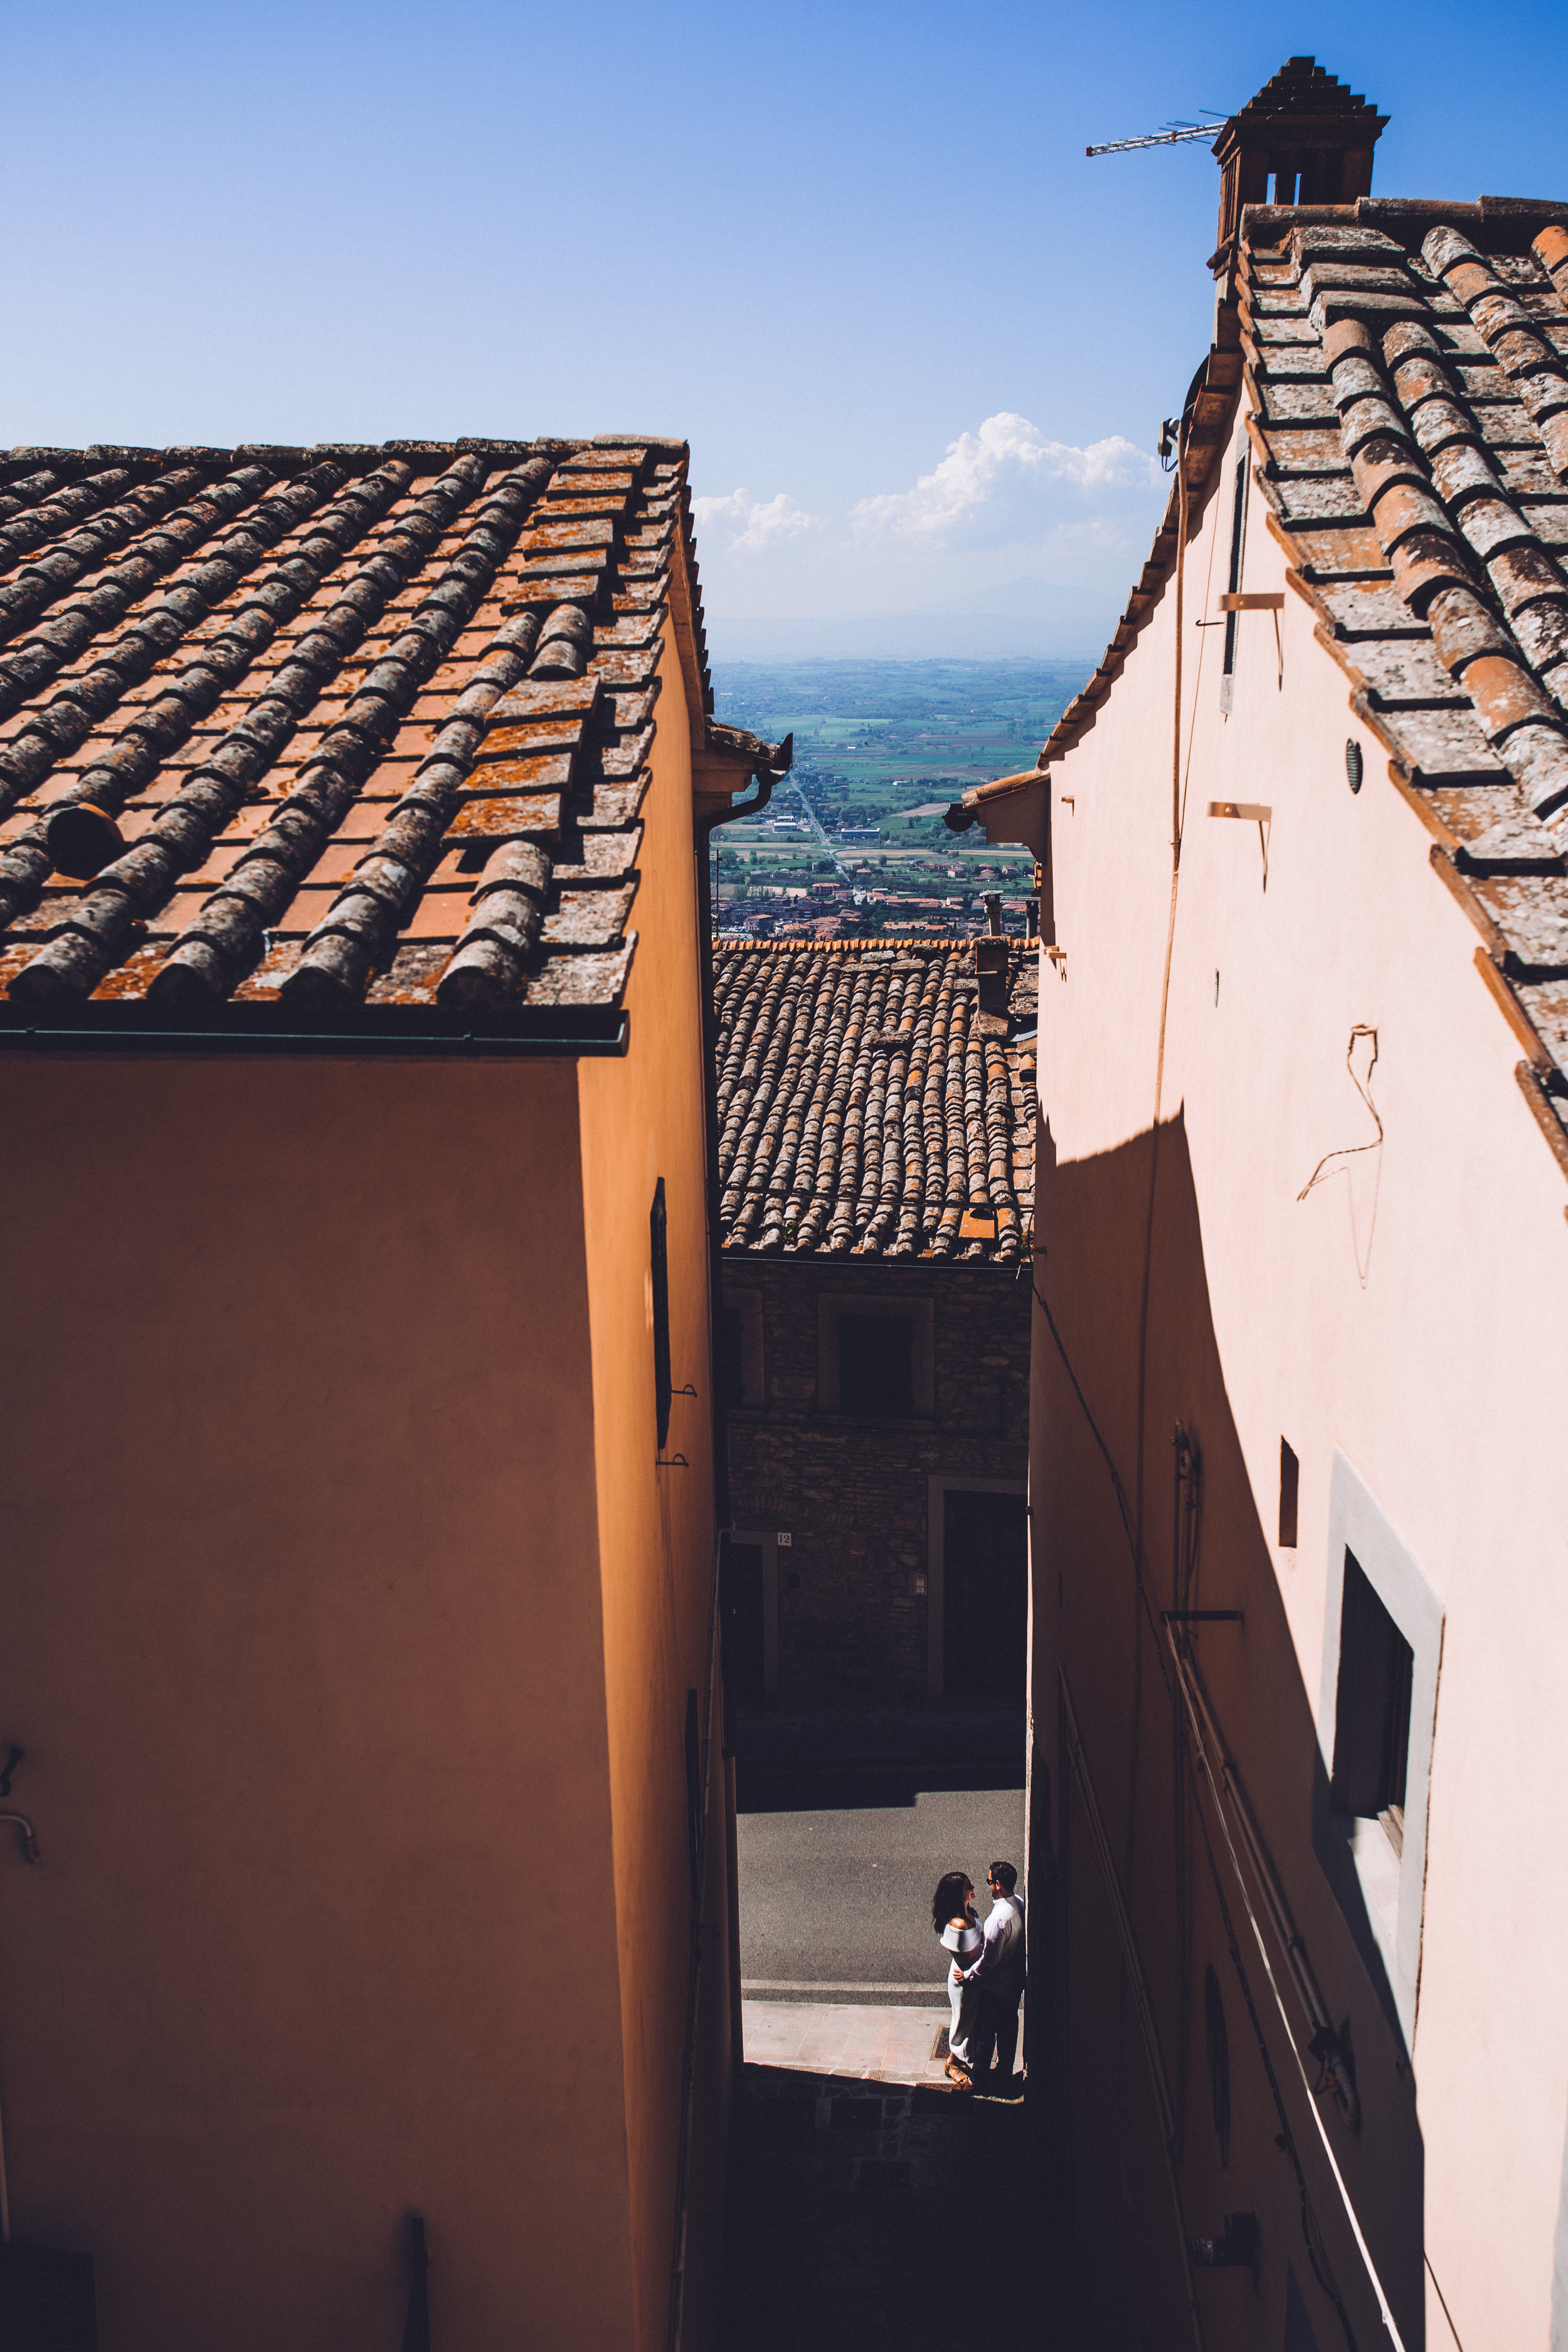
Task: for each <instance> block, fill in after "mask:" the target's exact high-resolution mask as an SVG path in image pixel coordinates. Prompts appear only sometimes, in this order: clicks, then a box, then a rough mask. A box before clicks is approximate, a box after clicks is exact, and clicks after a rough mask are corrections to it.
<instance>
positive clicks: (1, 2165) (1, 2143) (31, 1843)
mask: <svg viewBox="0 0 1568 2352" xmlns="http://www.w3.org/2000/svg"><path fill="white" fill-rule="evenodd" d="M9 1778H10V1775H9V1773H7V1775H6V1779H7V1780H9ZM0 1822H14V1823H15V1824H16V1828H17V1829H19V1830H20V1831H21V1832H22V1853H23V1857H24V1859H25V1860H26V1861H28V1862H37V1859H38V1838H37V1831H36V1830H35V1829H34V1827H33V1824H32V1822H30V1821H29V1820H28V1819H27V1816H26V1813H11V1812H0ZM10 2242H11V2192H10V2189H9V2186H8V2184H7V2181H6V2178H5V2119H4V2117H0V2246H8V2245H9V2244H10Z"/></svg>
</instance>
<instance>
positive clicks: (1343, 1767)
mask: <svg viewBox="0 0 1568 2352" xmlns="http://www.w3.org/2000/svg"><path fill="white" fill-rule="evenodd" d="M1414 1671H1415V1652H1414V1650H1412V1648H1411V1646H1410V1644H1409V1643H1408V1642H1407V1641H1406V1640H1405V1636H1404V1634H1403V1633H1401V1632H1400V1630H1399V1628H1398V1626H1397V1625H1396V1624H1395V1623H1394V1620H1393V1618H1392V1617H1391V1616H1390V1615H1389V1613H1388V1612H1387V1610H1386V1609H1385V1608H1384V1605H1383V1602H1382V1601H1381V1600H1380V1599H1379V1598H1378V1596H1377V1593H1376V1592H1375V1591H1373V1586H1372V1584H1371V1581H1370V1580H1369V1579H1368V1578H1367V1577H1366V1575H1365V1574H1364V1573H1363V1570H1362V1567H1361V1564H1360V1562H1359V1561H1358V1560H1357V1559H1356V1558H1355V1555H1354V1553H1353V1552H1349V1551H1347V1552H1346V1554H1345V1587H1344V1600H1343V1603H1342V1613H1341V1618H1340V1674H1339V1695H1338V1701H1337V1704H1336V1706H1335V1709H1334V1770H1333V1780H1332V1784H1331V1790H1330V1802H1331V1805H1332V1806H1333V1809H1334V1811H1336V1812H1339V1813H1352V1814H1354V1815H1356V1816H1357V1817H1358V1818H1359V1819H1361V1820H1364V1821H1381V1822H1383V1824H1384V1828H1385V1829H1386V1830H1387V1832H1388V1833H1389V1836H1390V1838H1391V1840H1392V1841H1393V1843H1394V1845H1395V1847H1401V1846H1402V1845H1403V1843H1404V1829H1405V1779H1406V1775H1407V1772H1408V1769H1409V1759H1410V1693H1411V1683H1412V1679H1413V1675H1414Z"/></svg>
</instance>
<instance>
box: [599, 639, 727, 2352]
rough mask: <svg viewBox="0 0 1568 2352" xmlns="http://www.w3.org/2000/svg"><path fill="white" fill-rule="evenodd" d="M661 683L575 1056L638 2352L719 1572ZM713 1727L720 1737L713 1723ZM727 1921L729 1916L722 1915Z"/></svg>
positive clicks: (686, 809)
mask: <svg viewBox="0 0 1568 2352" xmlns="http://www.w3.org/2000/svg"><path fill="white" fill-rule="evenodd" d="M659 675H660V677H661V680H662V687H661V692H660V697H659V701H658V735H657V738H656V740H655V746H654V755H653V780H652V782H651V785H650V787H649V790H648V794H647V800H646V802H645V803H644V810H643V814H644V821H645V824H646V826H647V831H646V834H645V837H644V842H643V847H642V850H641V853H640V855H639V858H638V865H639V868H640V872H641V877H642V879H641V884H640V887H639V889H638V894H637V901H636V904H635V906H634V908H633V916H632V919H633V921H634V923H635V924H636V925H637V930H638V935H639V936H638V945H637V956H636V960H635V961H634V963H633V967H632V977H631V983H630V987H629V990H628V994H627V1011H628V1013H629V1016H630V1024H631V1045H630V1051H629V1053H628V1055H627V1056H626V1059H625V1060H624V1061H602V1062H584V1063H583V1064H581V1065H580V1066H579V1072H578V1098H579V1103H580V1107H581V1120H582V1139H583V1188H584V1214H585V1219H586V1226H587V1233H588V1236H589V1247H588V1255H587V1276H588V1303H589V1319H590V1327H591V1330H592V1335H593V1356H594V1413H595V1459H596V1464H597V1474H598V1475H597V1490H596V1500H597V1510H598V1528H599V1553H600V1561H601V1574H602V1580H603V1615H604V1640H605V1691H606V1694H607V1703H608V1723H609V1769H610V1788H611V1799H612V1806H613V1811H614V1819H615V1895H616V1932H617V1937H618V1949H619V1958H620V1973H621V1987H622V1994H621V2017H620V2027H621V2034H622V2044H623V2058H624V2065H625V2072H626V2142H627V2161H628V2165H629V2170H630V2180H631V2195H632V2234H633V2250H634V2252H633V2259H634V2268H635V2276H636V2281H637V2343H638V2345H639V2346H640V2347H646V2352H653V2347H656V2346H662V2344H663V2342H664V2340H665V2329H666V2326H667V2325H668V2305H669V2278H670V2261H671V2246H672V2242H673V2230H674V2221H675V2200H676V2189H677V2168H678V2153H679V2128H680V2106H681V2084H682V2070H683V2063H684V2057H685V2048H686V2020H687V1996H688V1966H689V1948H690V1944H689V1906H690V1880H689V1863H688V1847H687V1813H686V1763H685V1747H684V1739H685V1720H686V1695H687V1692H688V1690H692V1689H694V1690H696V1691H697V1692H698V1694H699V1700H700V1717H701V1720H702V1721H703V1723H704V1725H706V1723H707V1719H708V1709H707V1705H706V1693H707V1664H708V1642H709V1610H710V1600H711V1595H712V1586H713V1570H714V1538H713V1468H712V1447H711V1426H712V1424H711V1410H712V1407H711V1391H710V1375H709V1303H708V1287H709V1264H708V1234H707V1213H706V1179H705V1169H704V1153H703V1124H702V1122H703V1090H704V1077H703V1067H702V1040H701V1030H700V1004H701V995H700V970H699V962H698V937H697V900H696V874H695V867H694V865H693V842H692V811H691V769H690V755H689V725H688V718H687V705H686V698H685V695H684V691H683V688H682V684H681V676H680V668H679V660H678V658H677V655H676V649H675V646H674V643H673V640H672V638H671V637H670V636H669V635H668V633H667V637H666V645H665V653H664V658H663V661H662V664H661V667H660V673H659ZM661 1176H662V1177H663V1179H664V1185H665V1200H666V1213H667V1219H668V1266H669V1310H670V1359H671V1372H672V1378H673V1381H674V1385H675V1387H676V1388H677V1389H682V1388H685V1387H688V1386H689V1387H690V1388H692V1389H694V1390H695V1391H696V1393H695V1395H694V1396H689V1397H687V1396H679V1395H678V1396H677V1397H676V1398H675V1399H674V1400H673V1402H672V1404H671V1408H670V1421H669V1436H668V1444H667V1446H666V1449H665V1451H666V1454H667V1455H668V1457H671V1459H673V1457H674V1456H676V1455H678V1454H679V1455H682V1456H684V1459H685V1465H686V1466H684V1467H679V1468H677V1467H669V1468H663V1469H661V1468H659V1467H658V1463H657V1459H656V1456H657V1453H658V1445H657V1438H658V1429H657V1423H656V1418H655V1394H654V1360H653V1294H652V1286H651V1279H650V1273H649V1226H648V1218H649V1212H650V1210H651V1208H652V1205H653V1197H654V1188H655V1185H656V1183H657V1182H658V1179H659V1178H660V1177H661ZM713 1727H714V1731H715V1734H717V1730H718V1724H717V1717H715V1718H714V1726H713ZM715 1744H717V1743H715ZM724 1845H725V1841H724V1837H723V1825H722V1803H721V1801H720V1802H719V1804H718V1806H717V1808H716V1810H715V1811H714V1815H713V1834H712V1836H711V1837H710V1843H709V1864H710V1877H711V1876H712V1874H714V1873H715V1872H716V1873H717V1874H718V1875H717V1885H718V1886H719V1888H720V1889H722V1885H723V1867H724ZM716 1916H725V1906H722V1904H721V1909H720V1912H719V1913H718V1914H717V1915H716ZM722 1940H723V1939H722V1938H719V1939H718V1941H719V1942H720V1943H721V1942H722ZM724 1962H725V1955H724V1953H723V1952H721V1951H720V1950H718V1949H715V1951H714V1952H713V1953H712V1954H711V1955H705V1967H704V1971H703V1977H704V1983H703V1991H704V2000H705V2003H706V2010H707V2013H708V2015H709V2016H710V2015H711V2011H712V2009H713V2006H714V2004H715V2003H717V2004H718V2005H719V2006H720V2007H721V2008H722V2006H723V2004H724V2002H725V2000H726V1999H727V1985H728V1972H727V1968H726V1966H725V1965H724ZM726 2105H727V2084H725V2083H724V2082H723V2081H719V2082H718V2083H717V2084H714V2085H713V2086H710V2088H709V2089H708V2090H707V2091H705V2094H704V2098H703V2101H702V2106H701V2116H700V2131H701V2134H702V2146H701V2147H700V2148H699V2149H697V2150H696V2151H694V2158H695V2170H694V2179H697V2180H699V2181H700V2183H701V2184H703V2193H704V2194H710V2190H709V2189H708V2187H707V2184H708V2183H709V2182H710V2178H711V2170H712V2167H711V2157H712V2148H711V2147H710V2142H712V2141H714V2140H717V2142H718V2145H719V2147H721V2146H722V2132H723V2116H724V2112H725V2108H726ZM697 2300H700V2299H697ZM695 2310H696V2301H694V2304H693V2312H695ZM692 2316H693V2314H692V2313H689V2314H688V2317H689V2319H690V2318H691V2317H692Z"/></svg>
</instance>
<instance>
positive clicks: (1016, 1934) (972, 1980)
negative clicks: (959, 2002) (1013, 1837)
mask: <svg viewBox="0 0 1568 2352" xmlns="http://www.w3.org/2000/svg"><path fill="white" fill-rule="evenodd" d="M985 1884H986V1886H987V1887H988V1889H989V1890H990V1895H991V1911H990V1916H988V1918H987V1919H986V1922H985V1941H984V1946H983V1947H982V1949H981V1953H980V1958H978V1959H977V1960H976V1961H975V1963H974V1966H973V1968H972V1969H967V1970H965V1972H964V1979H963V1980H964V1982H965V1983H966V1984H973V1985H977V1986H978V1988H979V1990H980V2013H979V2015H978V2017H977V2018H976V2020H975V2026H974V2032H973V2036H972V2038H971V2043H970V2055H971V2063H972V2065H973V2075H974V2080H975V2082H976V2084H979V2083H980V2082H981V2081H982V2080H983V2079H984V2076H985V2074H986V2073H987V2072H988V2070H989V2068H990V2064H991V2054H992V2052H993V2051H994V2052H995V2054H996V2067H997V2073H998V2074H999V2075H1000V2077H1001V2082H1000V2085H999V2087H1000V2088H1001V2089H1002V2090H1003V2091H1009V2090H1011V2088H1012V2084H1013V2061H1014V2059H1015V2057H1016V2053H1017V2048H1018V2003H1019V2001H1020V2000H1021V1999H1022V1998H1023V1992H1024V1973H1025V1965H1026V1950H1025V1941H1024V1906H1023V1902H1022V1900H1021V1899H1020V1897H1019V1895H1017V1893H1016V1887H1017V1884H1018V1874H1017V1872H1016V1870H1015V1869H1014V1867H1013V1865H1012V1864H1011V1863H1010V1862H994V1863H993V1864H992V1865H991V1867H990V1869H989V1870H988V1871H987V1872H986V1874H985Z"/></svg>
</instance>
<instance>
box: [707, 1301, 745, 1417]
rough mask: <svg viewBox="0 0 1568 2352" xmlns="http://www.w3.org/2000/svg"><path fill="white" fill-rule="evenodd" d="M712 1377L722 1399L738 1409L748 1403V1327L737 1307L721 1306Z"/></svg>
mask: <svg viewBox="0 0 1568 2352" xmlns="http://www.w3.org/2000/svg"><path fill="white" fill-rule="evenodd" d="M713 1379H714V1381H715V1383H716V1385H717V1387H718V1391H719V1402H720V1403H721V1404H723V1405H728V1406H729V1407H730V1408H731V1411H733V1412H740V1410H741V1408H742V1405H744V1403H745V1402H746V1360H745V1329H744V1326H743V1322H742V1315H741V1310H740V1308H739V1307H721V1308H720V1309H719V1315H718V1320H717V1321H716V1323H715V1325H714V1328H713Z"/></svg>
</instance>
